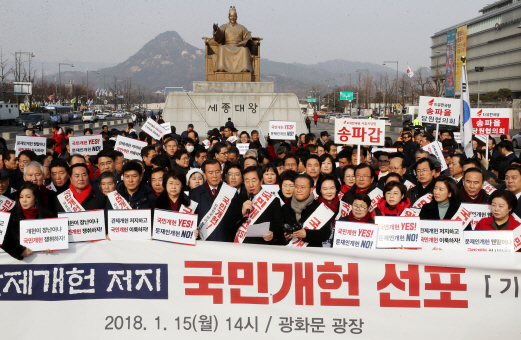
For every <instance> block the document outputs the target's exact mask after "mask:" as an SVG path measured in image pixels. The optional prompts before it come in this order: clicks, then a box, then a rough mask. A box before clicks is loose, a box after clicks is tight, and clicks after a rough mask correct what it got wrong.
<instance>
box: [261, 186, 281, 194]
mask: <svg viewBox="0 0 521 340" xmlns="http://www.w3.org/2000/svg"><path fill="white" fill-rule="evenodd" d="M262 188H263V189H264V190H266V191H267V192H269V193H272V194H273V195H277V196H278V194H279V191H280V187H279V186H278V185H276V184H263V185H262Z"/></svg>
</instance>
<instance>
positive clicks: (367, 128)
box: [334, 118, 385, 145]
mask: <svg viewBox="0 0 521 340" xmlns="http://www.w3.org/2000/svg"><path fill="white" fill-rule="evenodd" d="M334 135H335V143H338V144H355V145H384V143H385V122H384V121H383V120H376V119H350V118H343V119H335V133H334Z"/></svg>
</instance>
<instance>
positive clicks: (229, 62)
mask: <svg viewBox="0 0 521 340" xmlns="http://www.w3.org/2000/svg"><path fill="white" fill-rule="evenodd" d="M228 19H229V20H230V22H229V23H228V24H225V25H222V26H221V27H219V26H218V25H217V24H214V25H213V38H214V40H215V41H216V42H218V43H219V44H221V45H220V46H219V50H218V51H217V55H216V59H215V69H214V71H215V72H230V73H240V72H253V68H252V66H251V56H250V51H249V50H248V48H247V47H246V44H247V43H248V41H250V40H251V32H249V31H248V30H247V29H246V27H244V26H243V25H240V24H238V23H237V11H236V10H235V6H232V7H230V12H229V15H228Z"/></svg>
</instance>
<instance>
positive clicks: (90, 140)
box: [69, 135, 103, 156]
mask: <svg viewBox="0 0 521 340" xmlns="http://www.w3.org/2000/svg"><path fill="white" fill-rule="evenodd" d="M69 145H70V148H71V155H73V154H80V155H88V156H92V155H96V154H98V152H100V151H101V150H103V138H102V136H101V135H87V136H71V137H69Z"/></svg>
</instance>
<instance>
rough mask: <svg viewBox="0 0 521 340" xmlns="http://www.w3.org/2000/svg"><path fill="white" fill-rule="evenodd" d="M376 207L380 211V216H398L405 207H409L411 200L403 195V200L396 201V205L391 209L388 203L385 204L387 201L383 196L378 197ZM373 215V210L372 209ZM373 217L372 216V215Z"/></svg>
mask: <svg viewBox="0 0 521 340" xmlns="http://www.w3.org/2000/svg"><path fill="white" fill-rule="evenodd" d="M376 207H377V208H378V210H380V212H381V213H382V216H400V214H401V213H402V212H403V211H404V210H405V209H407V208H410V207H411V201H410V200H409V198H408V197H405V201H403V200H402V201H401V202H400V203H398V205H397V206H396V207H395V208H394V210H391V209H390V207H389V204H387V201H386V200H385V198H384V197H382V198H380V200H379V201H378V203H377V204H376ZM373 215H374V210H373ZM373 217H374V216H373Z"/></svg>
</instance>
